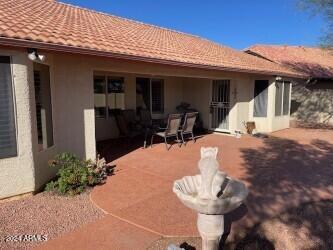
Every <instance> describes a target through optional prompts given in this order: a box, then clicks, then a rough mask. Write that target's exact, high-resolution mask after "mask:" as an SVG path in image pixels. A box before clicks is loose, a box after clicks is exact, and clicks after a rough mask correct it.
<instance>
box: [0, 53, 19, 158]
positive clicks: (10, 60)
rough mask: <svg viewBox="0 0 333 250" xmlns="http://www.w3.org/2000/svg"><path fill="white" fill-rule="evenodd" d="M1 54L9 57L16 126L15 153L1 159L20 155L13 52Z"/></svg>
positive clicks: (14, 123) (14, 122)
mask: <svg viewBox="0 0 333 250" xmlns="http://www.w3.org/2000/svg"><path fill="white" fill-rule="evenodd" d="M0 56H3V57H8V58H9V68H10V79H11V83H10V84H11V85H10V89H11V91H12V100H11V102H12V104H13V126H14V131H15V146H16V147H15V149H16V150H15V151H16V152H15V154H13V155H9V156H4V157H0V160H3V159H10V158H15V157H18V155H19V141H18V138H19V136H18V125H17V106H16V92H15V77H14V65H13V58H12V54H9V53H3V52H1V54H0Z"/></svg>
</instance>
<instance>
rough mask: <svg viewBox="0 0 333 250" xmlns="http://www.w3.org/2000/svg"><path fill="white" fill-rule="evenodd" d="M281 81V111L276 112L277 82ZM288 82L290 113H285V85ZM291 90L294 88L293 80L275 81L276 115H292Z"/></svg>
mask: <svg viewBox="0 0 333 250" xmlns="http://www.w3.org/2000/svg"><path fill="white" fill-rule="evenodd" d="M278 83H280V84H281V87H282V91H281V104H280V105H281V106H280V113H279V114H277V112H276V97H277V84H278ZM286 84H288V86H289V93H288V99H289V100H288V106H289V109H288V113H287V114H284V97H285V85H286ZM291 90H292V82H291V81H285V80H280V81H276V82H275V102H274V116H275V117H281V116H289V115H290V106H291V105H290V102H291Z"/></svg>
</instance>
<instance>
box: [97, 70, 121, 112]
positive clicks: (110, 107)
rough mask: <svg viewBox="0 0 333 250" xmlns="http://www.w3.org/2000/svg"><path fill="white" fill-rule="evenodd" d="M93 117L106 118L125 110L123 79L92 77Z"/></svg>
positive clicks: (102, 76)
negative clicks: (117, 111)
mask: <svg viewBox="0 0 333 250" xmlns="http://www.w3.org/2000/svg"><path fill="white" fill-rule="evenodd" d="M94 98H95V117H97V118H108V117H110V116H112V114H113V113H114V112H115V111H116V110H119V109H124V108H125V94H124V78H123V77H113V76H105V75H97V76H94Z"/></svg>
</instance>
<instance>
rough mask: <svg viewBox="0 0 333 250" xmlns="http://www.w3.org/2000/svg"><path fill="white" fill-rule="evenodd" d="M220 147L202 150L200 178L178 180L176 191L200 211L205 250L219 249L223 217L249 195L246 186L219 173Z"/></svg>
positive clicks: (190, 206) (181, 198)
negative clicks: (218, 158) (218, 156)
mask: <svg viewBox="0 0 333 250" xmlns="http://www.w3.org/2000/svg"><path fill="white" fill-rule="evenodd" d="M217 153H218V148H201V159H200V161H199V163H198V167H199V170H200V175H195V176H185V177H183V178H182V179H180V180H176V181H175V182H174V185H173V192H174V193H175V194H176V195H177V197H178V198H179V199H180V201H181V202H182V203H183V204H184V205H185V206H187V207H189V208H191V209H193V210H195V211H197V212H198V221H197V226H198V230H199V233H200V236H201V238H202V249H203V250H217V249H218V248H219V242H220V239H221V237H222V235H223V231H224V214H226V213H229V212H231V211H232V210H234V209H236V208H237V207H239V206H240V205H241V203H242V202H243V201H244V199H245V198H246V196H247V194H248V190H247V188H246V186H245V185H244V183H242V182H240V181H238V180H235V179H232V178H231V177H229V176H227V174H226V173H224V172H222V171H220V170H219V163H218V161H217Z"/></svg>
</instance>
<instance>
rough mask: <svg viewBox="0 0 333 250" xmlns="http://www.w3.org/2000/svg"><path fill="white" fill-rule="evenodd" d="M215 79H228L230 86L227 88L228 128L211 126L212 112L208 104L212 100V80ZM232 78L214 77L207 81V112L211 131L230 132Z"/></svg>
mask: <svg viewBox="0 0 333 250" xmlns="http://www.w3.org/2000/svg"><path fill="white" fill-rule="evenodd" d="M216 80H221V81H223V80H228V81H230V88H229V105H230V107H229V116H228V124H229V126H228V129H221V128H213V127H212V118H213V114H212V113H211V112H210V104H211V102H212V98H213V82H214V81H216ZM232 85H233V84H232V79H231V78H216V79H211V80H210V83H209V100H208V112H209V130H210V131H212V132H217V133H228V134H230V133H231V129H230V120H231V119H230V111H231V104H232V100H231V98H232V89H233V88H232Z"/></svg>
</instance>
